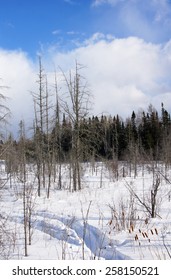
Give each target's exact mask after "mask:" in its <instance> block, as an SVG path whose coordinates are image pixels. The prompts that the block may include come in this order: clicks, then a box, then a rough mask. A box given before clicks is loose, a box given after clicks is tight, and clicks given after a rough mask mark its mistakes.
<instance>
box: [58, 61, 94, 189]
mask: <svg viewBox="0 0 171 280" xmlns="http://www.w3.org/2000/svg"><path fill="white" fill-rule="evenodd" d="M81 69H82V67H81V66H80V65H79V64H78V63H77V62H76V65H75V71H74V72H73V73H72V72H71V71H70V74H69V78H68V77H67V75H66V74H64V72H63V76H64V80H65V83H66V87H67V93H68V95H67V97H66V100H62V101H61V104H62V108H63V110H64V112H65V114H66V115H67V117H68V118H69V120H70V122H71V125H72V131H73V133H72V150H71V164H70V166H71V170H72V171H71V173H72V190H73V191H77V190H81V188H82V186H81V156H82V147H81V141H80V123H81V121H82V120H83V119H84V118H86V117H87V115H88V113H89V109H90V93H89V91H88V88H87V83H86V82H85V79H84V78H83V77H82V76H81V75H80V71H81Z"/></svg>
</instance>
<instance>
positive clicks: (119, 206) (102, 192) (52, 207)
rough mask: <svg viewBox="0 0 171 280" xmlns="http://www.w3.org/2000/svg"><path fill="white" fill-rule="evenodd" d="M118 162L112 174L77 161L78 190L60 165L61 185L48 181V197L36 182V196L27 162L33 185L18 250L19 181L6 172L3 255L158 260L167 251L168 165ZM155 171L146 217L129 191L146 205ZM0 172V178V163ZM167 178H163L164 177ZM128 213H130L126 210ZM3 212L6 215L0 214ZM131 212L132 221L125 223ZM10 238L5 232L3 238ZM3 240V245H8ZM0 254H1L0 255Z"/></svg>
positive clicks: (170, 233)
mask: <svg viewBox="0 0 171 280" xmlns="http://www.w3.org/2000/svg"><path fill="white" fill-rule="evenodd" d="M123 164H124V163H122V162H121V163H120V164H119V173H118V175H117V176H114V174H113V173H112V171H111V170H109V169H108V168H107V167H106V166H105V165H103V164H102V163H95V165H94V167H92V166H91V165H90V164H89V163H87V164H84V166H83V174H82V180H83V188H82V190H81V191H78V192H71V191H69V189H67V186H68V184H69V183H68V180H69V179H68V176H67V167H66V166H65V165H63V169H62V170H63V171H62V180H63V186H65V189H62V190H59V189H58V188H57V187H58V186H57V183H56V182H55V183H53V187H52V188H51V190H50V198H49V199H48V198H47V191H46V190H45V189H43V188H42V190H41V197H38V196H37V186H36V183H35V176H34V168H33V167H32V168H31V167H29V170H30V171H29V178H28V186H33V190H32V192H31V196H32V204H33V205H32V242H31V245H28V256H27V257H25V256H24V230H23V199H22V184H21V182H19V181H18V180H17V178H16V177H13V178H12V187H10V184H9V181H8V182H7V184H6V185H5V186H4V187H3V188H2V189H1V190H0V197H1V202H0V206H1V215H2V216H1V221H2V222H3V221H4V222H5V223H6V228H7V229H8V230H9V232H10V235H11V236H12V240H13V245H14V246H10V242H9V241H7V242H9V244H7V247H9V249H8V253H6V258H8V259H11V260H15V259H17V260H21V259H27V260H56V259H58V260H64V259H65V260H82V259H85V260H131V259H134V260H149V259H151V260H163V259H170V254H171V212H170V206H171V201H170V191H171V184H170V182H169V176H170V175H171V171H170V170H169V169H166V168H165V166H164V165H163V164H162V163H161V164H158V165H156V166H155V172H153V168H152V165H150V164H148V165H145V167H143V166H141V165H139V166H138V168H137V171H136V173H137V174H135V170H134V169H132V170H131V172H130V169H129V167H126V166H125V167H124V168H125V170H126V175H125V177H123V176H122V174H123ZM156 174H157V175H158V176H160V187H159V191H158V194H157V214H158V215H157V216H156V218H150V217H149V214H148V213H147V211H146V209H145V208H144V207H143V206H142V205H141V204H140V203H139V202H138V201H137V199H136V198H135V197H133V196H131V194H130V191H129V188H132V189H133V190H134V192H136V194H138V196H139V197H140V198H141V199H143V201H145V202H146V204H148V205H149V203H150V192H151V189H152V186H153V184H154V182H155V181H154V180H155V178H156ZM1 178H4V179H5V178H6V174H5V169H4V166H3V164H1ZM166 178H167V180H166ZM131 215H132V216H131ZM6 217H7V218H6ZM130 217H132V223H133V224H132V225H131V223H130V221H131V219H130ZM9 240H11V238H10V239H9ZM8 245H9V246H8ZM0 258H1V259H3V258H4V256H1V257H0Z"/></svg>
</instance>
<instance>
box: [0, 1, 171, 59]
mask: <svg viewBox="0 0 171 280" xmlns="http://www.w3.org/2000/svg"><path fill="white" fill-rule="evenodd" d="M97 32H98V33H103V34H111V35H113V36H114V37H117V38H123V37H129V36H137V37H140V38H143V39H144V40H146V41H151V42H154V43H163V42H166V41H167V40H169V39H170V34H171V3H170V1H165V0H99V1H98V0H97V1H95V0H43V1H42V0H25V1H23V0H0V47H1V48H5V49H10V50H14V49H22V50H23V51H26V52H27V53H28V54H29V55H31V56H34V55H36V53H37V51H40V50H41V48H42V47H44V48H46V47H48V46H49V45H52V44H53V45H56V47H58V48H60V49H63V50H66V49H72V48H74V47H76V43H78V42H80V43H81V42H83V41H84V40H85V39H86V38H88V37H90V36H92V34H94V33H97Z"/></svg>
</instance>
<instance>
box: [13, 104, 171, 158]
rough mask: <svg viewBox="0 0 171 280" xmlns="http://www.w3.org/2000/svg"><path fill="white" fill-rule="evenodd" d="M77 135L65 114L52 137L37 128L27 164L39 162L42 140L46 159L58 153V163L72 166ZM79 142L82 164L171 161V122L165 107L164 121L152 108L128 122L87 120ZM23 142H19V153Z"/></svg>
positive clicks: (29, 143) (81, 126) (29, 144)
mask: <svg viewBox="0 0 171 280" xmlns="http://www.w3.org/2000/svg"><path fill="white" fill-rule="evenodd" d="M74 133H75V128H74V127H72V124H71V122H70V121H69V120H68V119H67V118H66V117H65V114H63V118H62V121H61V124H60V125H59V123H57V124H56V126H55V127H53V129H52V131H51V133H50V134H48V135H46V134H45V133H44V134H43V135H40V134H41V132H40V130H39V128H37V129H36V130H35V133H34V137H33V139H30V140H27V141H26V157H27V160H28V161H34V159H35V158H36V143H37V139H38V138H41V139H43V143H42V140H41V145H43V149H44V154H45V155H46V154H47V153H51V154H52V153H53V151H54V150H55V151H56V155H57V159H56V161H57V162H59V161H60V162H68V161H69V160H70V156H71V152H72V148H73V141H72V139H73V135H74ZM79 139H80V147H81V148H80V150H79V153H80V155H79V157H80V158H81V159H82V162H84V161H90V160H92V158H93V159H94V160H98V161H99V160H103V159H107V160H111V159H116V160H128V159H129V160H131V159H133V158H135V156H136V157H137V159H138V158H139V159H145V160H147V159H150V160H164V161H168V162H170V161H171V157H170V155H171V153H170V149H171V145H170V143H171V119H170V114H169V113H168V112H167V110H165V108H164V106H163V104H162V106H161V113H160V117H159V114H158V112H157V110H156V109H155V108H153V106H152V105H150V106H149V108H148V110H147V112H141V113H138V114H136V113H135V112H134V111H133V112H132V115H131V116H130V117H128V118H127V119H126V120H125V121H124V120H123V119H122V118H121V117H119V116H118V115H116V116H114V117H112V116H104V115H102V116H101V117H97V116H92V117H89V118H84V119H82V120H80V122H79ZM19 142H20V141H19ZM19 142H15V145H14V146H15V148H16V150H17V149H18V147H19V145H20V143H19ZM45 158H46V156H45Z"/></svg>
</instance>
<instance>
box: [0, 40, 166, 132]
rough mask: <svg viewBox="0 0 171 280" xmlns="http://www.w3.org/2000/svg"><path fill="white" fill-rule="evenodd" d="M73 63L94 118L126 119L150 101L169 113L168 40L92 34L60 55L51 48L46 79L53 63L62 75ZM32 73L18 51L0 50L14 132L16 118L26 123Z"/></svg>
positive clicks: (1, 72) (29, 63) (32, 88)
mask: <svg viewBox="0 0 171 280" xmlns="http://www.w3.org/2000/svg"><path fill="white" fill-rule="evenodd" d="M75 60H77V61H78V62H79V63H81V64H82V65H84V66H85V68H84V69H83V75H84V76H85V78H86V79H87V81H88V83H89V87H90V90H91V92H92V94H93V96H94V106H93V108H94V109H93V114H95V115H98V114H101V113H103V112H104V113H105V114H111V115H116V114H119V115H120V116H121V117H123V119H125V118H126V117H128V116H130V114H131V112H132V110H135V111H136V112H137V111H138V110H139V108H143V109H146V108H147V107H148V105H149V104H150V103H152V104H153V105H154V107H156V109H158V110H160V106H161V102H163V103H164V105H165V107H166V109H167V110H169V111H171V81H170V73H171V41H169V42H167V43H165V44H163V45H160V44H152V43H147V42H146V41H144V40H142V39H139V38H137V37H129V38H124V39H117V38H113V37H112V36H109V35H107V36H105V35H104V36H102V34H101V35H99V34H94V35H93V36H92V38H89V40H86V42H84V43H83V44H82V45H80V46H79V47H77V48H76V49H74V50H71V51H68V52H59V51H57V50H55V48H53V47H52V48H49V49H48V50H47V51H46V55H44V57H43V63H44V68H45V69H47V70H46V71H47V72H49V76H50V77H51V76H52V72H53V71H54V65H55V66H56V68H57V67H58V66H60V67H61V68H62V69H63V71H67V70H69V69H72V68H73V67H74V64H75ZM37 69H38V67H37V65H36V63H34V62H33V61H32V60H31V59H30V58H29V57H27V55H26V54H25V53H23V52H22V51H16V52H9V51H5V50H0V77H1V78H2V79H3V84H4V85H7V86H9V90H7V94H8V96H9V97H10V100H9V105H10V108H11V111H12V114H13V118H12V119H11V122H12V128H13V129H14V130H15V132H16V127H17V125H18V123H19V121H20V120H21V119H25V121H26V123H30V125H31V120H32V119H33V102H32V97H31V94H30V91H35V90H37V89H36V86H37V85H36V80H37V72H36V71H37ZM47 74H48V73H47ZM1 83H2V81H1Z"/></svg>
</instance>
